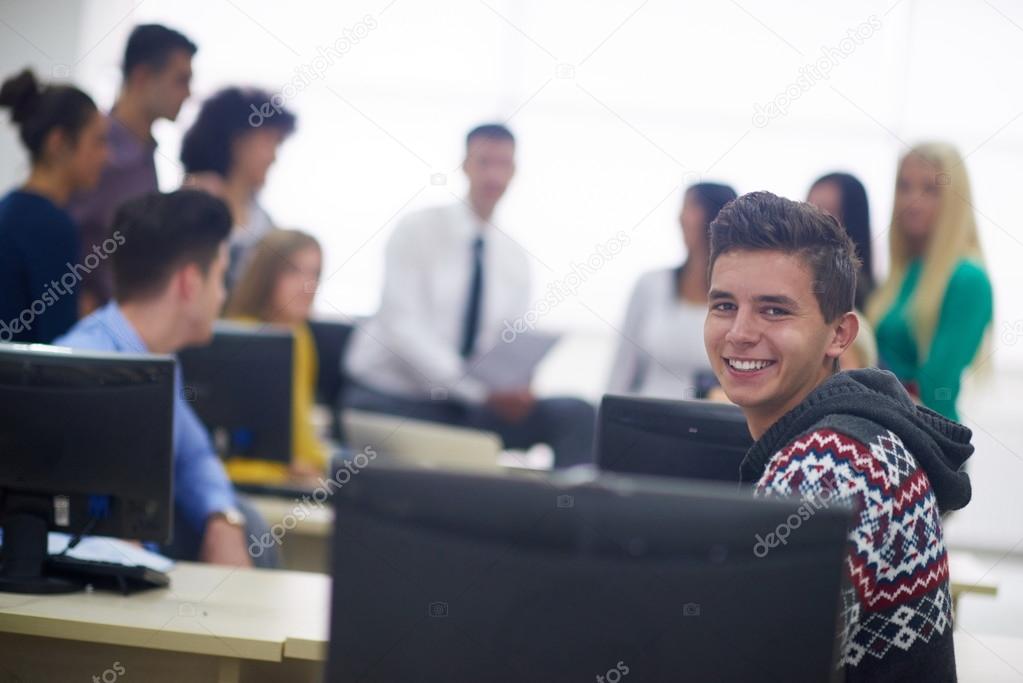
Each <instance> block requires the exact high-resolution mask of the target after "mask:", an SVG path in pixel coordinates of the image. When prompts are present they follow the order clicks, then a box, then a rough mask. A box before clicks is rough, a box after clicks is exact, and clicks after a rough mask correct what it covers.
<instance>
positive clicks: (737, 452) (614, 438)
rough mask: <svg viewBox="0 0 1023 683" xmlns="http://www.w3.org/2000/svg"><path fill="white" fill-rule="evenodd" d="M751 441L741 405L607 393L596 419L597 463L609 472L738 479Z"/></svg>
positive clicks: (721, 479)
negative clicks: (741, 464) (609, 394)
mask: <svg viewBox="0 0 1023 683" xmlns="http://www.w3.org/2000/svg"><path fill="white" fill-rule="evenodd" d="M752 445H753V438H752V437H751V436H750V433H749V429H748V427H747V426H746V419H745V418H744V417H743V414H742V411H741V410H739V408H738V407H737V406H734V405H730V404H726V403H715V402H712V401H669V400H662V399H652V398H635V397H628V396H605V397H604V400H603V401H602V402H601V405H600V413H599V416H598V419H597V440H596V449H597V466H598V467H599V468H600V469H602V470H605V471H609V472H621V473H629V474H650V475H658V476H664V477H679V478H684V479H703V480H709V481H721V482H735V483H738V481H739V465H740V463H741V462H742V459H743V458H744V457H745V455H746V452H747V451H748V450H749V449H750V447H751V446H752Z"/></svg>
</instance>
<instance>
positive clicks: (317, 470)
mask: <svg viewBox="0 0 1023 683" xmlns="http://www.w3.org/2000/svg"><path fill="white" fill-rule="evenodd" d="M322 476H323V468H322V467H316V466H315V465H310V464H309V463H305V462H293V463H291V464H290V465H289V466H288V481H289V483H291V484H294V485H296V486H302V485H311V486H315V485H316V484H317V483H318V482H319V479H320V477H322Z"/></svg>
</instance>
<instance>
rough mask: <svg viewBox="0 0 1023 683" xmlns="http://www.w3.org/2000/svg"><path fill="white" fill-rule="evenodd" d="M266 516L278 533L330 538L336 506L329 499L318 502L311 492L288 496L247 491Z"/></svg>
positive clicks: (253, 502) (248, 496)
mask: <svg viewBox="0 0 1023 683" xmlns="http://www.w3.org/2000/svg"><path fill="white" fill-rule="evenodd" d="M244 495H245V498H246V499H247V500H248V501H249V502H250V503H252V506H253V507H254V508H256V510H257V511H258V512H259V514H261V515H262V516H263V519H264V520H265V521H266V523H267V526H269V527H270V528H271V531H274V530H275V529H274V527H275V526H276V527H277V529H276V532H277V533H278V534H284V535H287V534H298V535H300V536H311V537H314V538H323V539H329V538H330V536H331V534H332V533H333V529H334V508H333V507H332V504H331V502H330V501H327V502H326V503H317V502H316V501H315V500H314V499H313V498H312V497H311V496H306V497H305V499H304V500H303V499H301V498H285V497H282V496H271V495H262V494H251V493H247V494H244Z"/></svg>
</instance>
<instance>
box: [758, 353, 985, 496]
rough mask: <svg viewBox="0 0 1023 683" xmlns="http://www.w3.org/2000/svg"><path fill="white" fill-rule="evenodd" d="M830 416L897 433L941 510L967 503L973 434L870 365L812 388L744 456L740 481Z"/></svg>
mask: <svg viewBox="0 0 1023 683" xmlns="http://www.w3.org/2000/svg"><path fill="white" fill-rule="evenodd" d="M829 415H854V416H856V417H860V418H863V419H865V420H870V421H871V422H873V423H875V424H877V425H879V426H880V427H882V428H884V429H887V430H891V431H892V432H893V433H894V434H896V435H897V436H898V437H899V438H900V439H902V443H903V444H904V445H905V446H906V449H907V450H908V451H909V452H910V453H911V454H912V455H913V457H914V458H916V461H917V462H918V463H919V464H920V467H921V468H923V470H924V472H926V473H927V478H928V479H929V480H930V482H931V488H932V489H933V491H934V496H935V498H936V499H937V501H938V507H939V508H940V509H941V511H942V512H947V511H949V510H958V509H959V508H962V507H964V506H965V505H966V504H967V503H969V502H970V478H969V476H968V475H967V474H966V472H965V471H963V469H962V466H963V463H964V462H966V459H967V458H969V457H970V455H972V454H973V445H972V444H971V443H970V438H971V437H972V436H973V433H972V432H971V431H970V430H969V429H968V428H967V427H964V426H963V425H961V424H959V423H958V422H953V421H952V420H949V419H947V418H945V417H943V416H942V415H939V414H938V413H936V412H934V411H933V410H930V409H929V408H925V407H923V406H918V405H916V404H915V403H913V399H912V398H910V396H909V394H908V393H907V392H906V390H905V388H904V387H903V386H902V384H900V383H899V380H898V379H896V378H895V375H893V374H892V373H890V372H887V371H885V370H876V369H873V368H868V369H865V370H850V371H847V372H839V373H837V374H835V375H833V376H831V377H829V378H828V379H827V380H825V381H824V382H823V383H822V384H821V385H820V386H819V387H817V388H816V389H814V390H813V391H812V392H811V393H810V395H809V396H807V397H806V399H804V400H803V402H802V403H800V404H799V405H798V406H796V407H795V408H793V409H792V410H790V411H789V412H788V413H786V414H785V415H784V416H783V417H782V418H781V419H780V420H778V421H777V422H775V423H774V424H773V425H771V427H770V428H769V429H768V430H767V431H766V432H765V433H764V435H763V436H761V437H760V439H759V440H757V442H756V443H755V444H753V447H752V448H750V450H749V452H748V453H746V457H745V458H744V459H743V461H742V467H741V470H740V472H741V476H742V480H743V481H744V482H755V481H757V480H758V479H759V478H760V476H761V475H762V474H763V472H764V469H765V468H766V467H767V462H768V460H770V459H771V456H773V455H774V454H775V453H777V452H778V451H779V450H781V449H782V448H784V447H785V446H787V445H788V444H789V443H791V442H792V441H793V440H795V439H796V438H797V437H799V436H800V435H802V434H804V433H805V432H807V431H808V430H809V429H810V428H811V427H813V426H814V425H815V424H817V423H818V422H820V421H821V420H822V419H823V418H825V417H827V416H829Z"/></svg>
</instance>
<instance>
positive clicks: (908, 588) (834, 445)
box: [742, 370, 973, 683]
mask: <svg viewBox="0 0 1023 683" xmlns="http://www.w3.org/2000/svg"><path fill="white" fill-rule="evenodd" d="M970 437H971V433H970V430H969V429H967V428H966V427H964V426H962V425H960V424H957V423H955V422H952V421H950V420H947V419H946V418H944V417H942V416H940V415H938V414H937V413H935V412H933V411H931V410H928V409H927V408H923V407H918V406H916V405H914V404H913V402H912V399H910V397H909V395H908V394H907V393H906V391H905V389H903V388H902V386H901V385H900V384H899V382H898V380H896V379H895V377H894V376H893V375H892V374H891V373H888V372H883V371H880V370H857V371H852V372H843V373H839V374H837V375H835V376H833V377H831V378H829V379H828V380H827V381H825V382H824V383H822V384H821V385H820V386H819V387H817V389H815V390H814V391H813V392H812V393H811V394H810V395H809V396H808V397H807V398H806V399H805V400H804V401H803V402H802V403H801V404H799V405H798V406H797V407H796V408H794V409H793V410H792V411H790V412H789V413H788V414H786V415H785V416H784V417H782V418H781V419H780V420H779V421H778V422H776V423H775V424H774V425H772V427H771V428H770V429H768V431H767V432H766V433H765V434H764V435H763V436H762V437H761V438H760V439H759V440H758V441H757V443H755V444H754V446H753V448H751V449H750V452H749V454H748V455H747V456H746V459H745V460H744V462H743V465H742V475H743V479H744V480H745V481H751V482H756V492H757V493H758V495H788V496H792V495H797V496H801V497H807V498H809V497H813V498H816V499H818V500H829V501H833V500H837V501H845V502H847V503H849V504H851V506H852V508H853V510H854V520H853V523H852V529H851V530H850V532H849V541H848V554H847V556H846V565H845V566H846V575H847V580H848V584H847V587H846V588H845V589H844V590H843V596H842V598H843V609H842V624H841V631H840V633H839V634H838V637H839V638H840V641H841V644H840V646H839V648H840V650H839V665H840V666H841V667H844V669H845V675H846V680H847V681H850V682H854V681H870V682H872V683H875V682H882V681H899V682H903V681H925V680H926V681H935V682H939V681H955V680H956V671H955V654H954V651H953V646H952V611H951V605H952V603H951V597H950V594H949V587H948V555H947V553H946V550H945V544H944V540H943V538H942V530H941V516H940V515H941V513H942V512H946V511H949V510H955V509H958V508H961V507H963V506H964V505H966V503H968V502H969V500H970V482H969V478H968V477H967V475H966V473H965V472H963V471H961V466H962V464H963V462H964V461H965V460H966V459H967V458H968V457H969V456H970V454H971V453H972V452H973V447H972V446H971V445H970Z"/></svg>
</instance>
